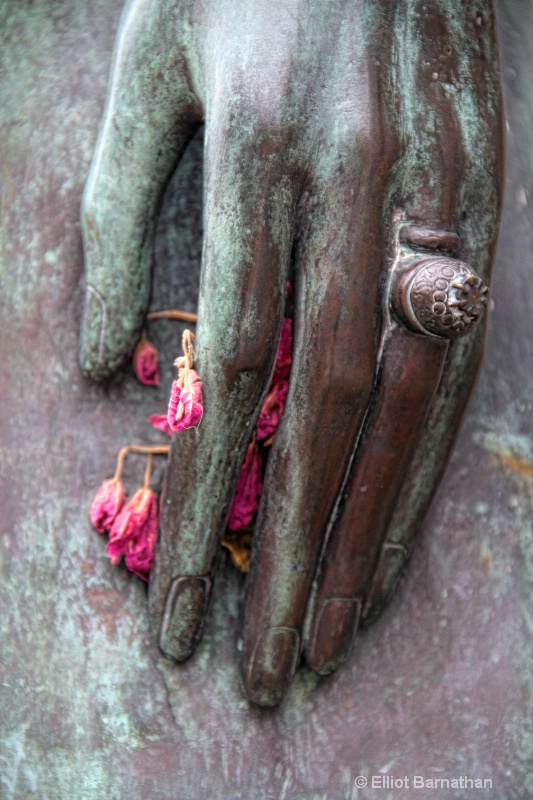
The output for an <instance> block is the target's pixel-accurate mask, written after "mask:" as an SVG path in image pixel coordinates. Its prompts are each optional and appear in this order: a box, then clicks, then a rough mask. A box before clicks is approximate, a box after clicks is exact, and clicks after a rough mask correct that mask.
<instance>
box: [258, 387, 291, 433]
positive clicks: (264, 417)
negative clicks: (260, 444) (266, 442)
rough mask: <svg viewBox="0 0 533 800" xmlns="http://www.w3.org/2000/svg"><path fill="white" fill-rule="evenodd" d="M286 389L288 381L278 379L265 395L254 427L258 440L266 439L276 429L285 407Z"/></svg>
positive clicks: (287, 388)
mask: <svg viewBox="0 0 533 800" xmlns="http://www.w3.org/2000/svg"><path fill="white" fill-rule="evenodd" d="M288 391H289V381H288V380H280V381H279V382H278V383H276V384H274V385H273V386H272V387H271V389H270V391H269V393H268V394H267V396H266V397H265V401H264V403H263V406H262V408H261V411H260V412H259V419H258V420H257V426H256V429H255V435H256V437H257V439H258V440H259V441H261V440H262V439H266V438H267V437H268V436H270V435H271V434H272V433H274V432H275V431H276V429H277V427H278V425H279V422H280V419H281V415H282V413H283V409H284V408H285V401H286V400H287V392H288Z"/></svg>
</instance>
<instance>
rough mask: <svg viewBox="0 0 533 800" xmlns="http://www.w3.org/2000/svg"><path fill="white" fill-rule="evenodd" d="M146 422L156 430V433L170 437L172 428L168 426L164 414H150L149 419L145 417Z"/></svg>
mask: <svg viewBox="0 0 533 800" xmlns="http://www.w3.org/2000/svg"><path fill="white" fill-rule="evenodd" d="M147 420H148V422H149V423H150V425H153V427H154V428H157V430H158V431H163V433H166V434H168V435H169V436H172V428H171V427H170V425H169V424H168V419H167V415H166V414H151V415H150V416H149V417H147Z"/></svg>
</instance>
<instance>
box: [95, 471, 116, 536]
mask: <svg viewBox="0 0 533 800" xmlns="http://www.w3.org/2000/svg"><path fill="white" fill-rule="evenodd" d="M124 495H125V492H124V486H123V484H122V481H120V480H117V479H116V478H109V479H108V480H106V481H104V482H103V483H102V485H101V486H100V488H99V489H98V491H97V492H96V496H95V498H94V500H93V502H92V505H91V508H90V511H89V517H90V520H91V523H92V525H93V526H94V527H95V528H96V530H97V531H98V533H105V532H106V531H108V530H109V529H110V528H111V526H112V524H113V522H114V521H115V519H116V517H117V514H118V513H119V511H120V509H121V508H122V504H123V503H124Z"/></svg>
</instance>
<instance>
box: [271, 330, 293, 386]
mask: <svg viewBox="0 0 533 800" xmlns="http://www.w3.org/2000/svg"><path fill="white" fill-rule="evenodd" d="M291 362H292V319H290V317H285V319H284V320H283V325H282V326H281V334H280V337H279V344H278V352H277V355H276V365H275V367H274V375H273V377H272V385H273V384H274V383H277V382H278V381H279V380H281V379H283V378H284V379H288V377H289V373H290V371H291Z"/></svg>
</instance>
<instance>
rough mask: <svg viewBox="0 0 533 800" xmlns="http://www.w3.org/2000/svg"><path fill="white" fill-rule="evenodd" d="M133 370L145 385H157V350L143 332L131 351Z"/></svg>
mask: <svg viewBox="0 0 533 800" xmlns="http://www.w3.org/2000/svg"><path fill="white" fill-rule="evenodd" d="M133 370H134V372H135V374H136V376H137V378H138V379H139V380H140V382H141V383H144V384H145V385H146V386H159V352H158V350H157V347H155V345H153V344H152V342H149V341H148V339H147V338H146V334H145V332H144V331H143V334H142V336H141V338H140V340H139V341H138V342H137V347H136V348H135V350H134V353H133Z"/></svg>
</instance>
